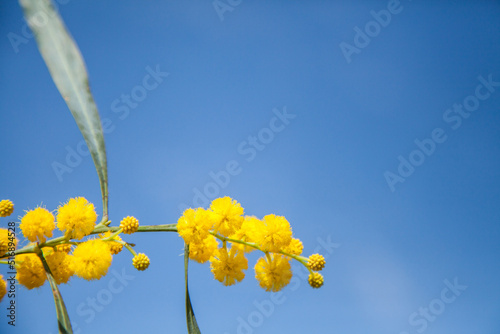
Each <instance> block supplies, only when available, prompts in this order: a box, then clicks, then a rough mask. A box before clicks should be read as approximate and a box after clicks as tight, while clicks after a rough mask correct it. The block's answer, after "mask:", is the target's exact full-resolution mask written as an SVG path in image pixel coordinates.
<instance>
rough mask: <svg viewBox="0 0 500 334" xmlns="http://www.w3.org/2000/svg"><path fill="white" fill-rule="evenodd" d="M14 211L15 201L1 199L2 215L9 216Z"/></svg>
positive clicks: (0, 208) (0, 213) (0, 214)
mask: <svg viewBox="0 0 500 334" xmlns="http://www.w3.org/2000/svg"><path fill="white" fill-rule="evenodd" d="M12 212H14V203H12V202H11V201H10V200H8V199H4V200H1V201H0V217H8V216H10V215H11V214H12Z"/></svg>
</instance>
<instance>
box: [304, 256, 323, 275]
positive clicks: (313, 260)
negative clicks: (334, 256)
mask: <svg viewBox="0 0 500 334" xmlns="http://www.w3.org/2000/svg"><path fill="white" fill-rule="evenodd" d="M307 266H308V267H309V268H311V270H314V271H320V270H322V269H323V268H324V267H325V258H324V257H323V255H320V254H313V255H311V256H309V259H308V261H307Z"/></svg>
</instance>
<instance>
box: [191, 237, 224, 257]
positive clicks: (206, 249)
mask: <svg viewBox="0 0 500 334" xmlns="http://www.w3.org/2000/svg"><path fill="white" fill-rule="evenodd" d="M217 247H219V243H218V242H217V239H216V238H215V237H214V236H213V235H209V236H208V237H206V238H205V239H203V241H202V242H200V243H194V242H193V243H191V244H189V258H190V259H191V260H194V261H196V262H199V263H205V262H207V261H208V260H209V259H210V257H211V256H212V255H214V253H215V251H216V250H217Z"/></svg>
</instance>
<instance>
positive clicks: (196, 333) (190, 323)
mask: <svg viewBox="0 0 500 334" xmlns="http://www.w3.org/2000/svg"><path fill="white" fill-rule="evenodd" d="M188 264H189V246H188V245H185V246H184V278H185V279H186V321H187V328H188V333H189V334H201V332H200V328H199V327H198V323H197V322H196V317H195V316H194V311H193V306H192V305H191V298H189V289H188Z"/></svg>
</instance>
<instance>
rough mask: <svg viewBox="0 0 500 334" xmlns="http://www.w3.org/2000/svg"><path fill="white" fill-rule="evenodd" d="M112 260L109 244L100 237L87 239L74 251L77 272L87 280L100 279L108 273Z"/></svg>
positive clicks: (74, 265)
mask: <svg viewBox="0 0 500 334" xmlns="http://www.w3.org/2000/svg"><path fill="white" fill-rule="evenodd" d="M112 260H113V257H112V256H111V251H110V249H109V246H108V245H107V244H106V242H104V241H102V240H99V239H92V240H89V241H85V242H83V243H81V244H79V245H78V246H77V247H76V248H75V250H74V251H73V268H74V270H75V274H76V275H77V276H78V277H81V278H84V279H86V280H87V281H90V280H98V279H101V277H103V276H104V275H106V274H107V273H108V268H109V266H110V265H111V261H112Z"/></svg>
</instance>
